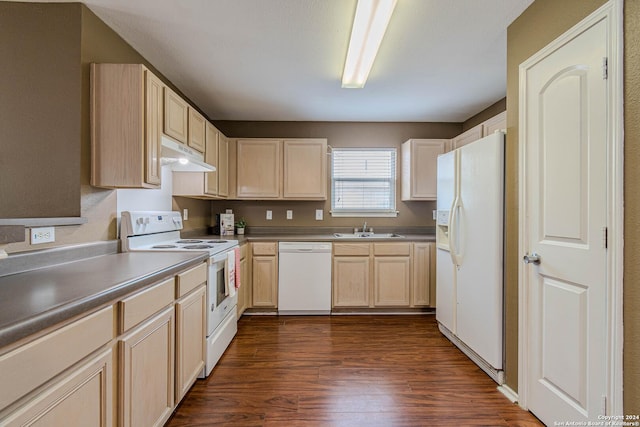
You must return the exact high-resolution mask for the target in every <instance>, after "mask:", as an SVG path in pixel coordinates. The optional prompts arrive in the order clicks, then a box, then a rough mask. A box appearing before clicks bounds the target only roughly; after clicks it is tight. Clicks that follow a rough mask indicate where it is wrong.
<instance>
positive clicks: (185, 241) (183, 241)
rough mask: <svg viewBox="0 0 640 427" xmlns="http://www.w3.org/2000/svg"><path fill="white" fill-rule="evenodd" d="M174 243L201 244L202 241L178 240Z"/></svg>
mask: <svg viewBox="0 0 640 427" xmlns="http://www.w3.org/2000/svg"><path fill="white" fill-rule="evenodd" d="M176 243H202V240H196V239H184V240H178V241H177V242H176Z"/></svg>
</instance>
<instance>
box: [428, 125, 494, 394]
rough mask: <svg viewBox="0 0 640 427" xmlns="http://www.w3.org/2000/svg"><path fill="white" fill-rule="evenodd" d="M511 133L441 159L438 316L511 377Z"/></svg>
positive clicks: (480, 359) (444, 327)
mask: <svg viewBox="0 0 640 427" xmlns="http://www.w3.org/2000/svg"><path fill="white" fill-rule="evenodd" d="M503 206H504V133H502V132H497V133H495V134H493V135H489V136H487V137H485V138H482V139H480V140H478V141H475V142H473V143H471V144H468V145H465V146H463V147H461V148H458V149H456V150H453V151H450V152H448V153H445V154H442V155H440V156H439V157H438V187H437V212H436V214H437V215H436V218H437V219H436V248H437V249H436V319H437V321H438V324H439V327H440V330H441V331H442V333H443V334H444V335H446V336H447V338H449V339H450V340H451V341H452V342H453V343H454V344H456V345H457V346H458V347H459V348H460V349H461V350H462V351H463V352H465V353H466V354H467V355H468V356H469V357H470V358H471V359H472V360H473V361H474V362H475V363H477V364H478V366H480V367H481V368H482V369H483V370H484V371H485V372H487V374H489V376H491V377H492V378H493V379H494V380H495V381H496V382H498V383H499V384H502V382H503V372H502V369H503V366H502V363H503V228H504V226H503V223H504V221H503Z"/></svg>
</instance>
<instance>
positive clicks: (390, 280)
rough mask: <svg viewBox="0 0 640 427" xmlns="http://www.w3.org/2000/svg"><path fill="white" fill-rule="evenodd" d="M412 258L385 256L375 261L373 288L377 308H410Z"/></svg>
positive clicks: (376, 258)
mask: <svg viewBox="0 0 640 427" xmlns="http://www.w3.org/2000/svg"><path fill="white" fill-rule="evenodd" d="M410 274H411V269H410V257H408V256H398V257H393V256H384V257H375V258H374V259H373V277H374V282H373V288H374V292H373V295H374V301H373V305H374V306H376V307H408V306H409V284H410Z"/></svg>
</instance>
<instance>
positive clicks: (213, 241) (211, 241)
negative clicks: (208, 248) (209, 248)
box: [206, 240, 228, 243]
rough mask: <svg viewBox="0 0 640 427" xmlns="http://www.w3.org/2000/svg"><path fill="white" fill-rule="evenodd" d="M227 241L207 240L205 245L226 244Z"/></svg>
mask: <svg viewBox="0 0 640 427" xmlns="http://www.w3.org/2000/svg"><path fill="white" fill-rule="evenodd" d="M227 242H228V240H207V241H206V243H227Z"/></svg>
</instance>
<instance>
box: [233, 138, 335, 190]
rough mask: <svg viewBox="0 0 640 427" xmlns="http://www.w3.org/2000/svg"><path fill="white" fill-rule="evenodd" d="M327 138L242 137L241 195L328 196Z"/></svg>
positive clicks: (239, 157) (239, 143)
mask: <svg viewBox="0 0 640 427" xmlns="http://www.w3.org/2000/svg"><path fill="white" fill-rule="evenodd" d="M326 154H327V140H326V139H284V140H280V139H239V140H238V141H237V145H236V159H237V167H236V171H237V175H236V179H237V181H236V186H237V198H238V199H287V200H326V198H327V159H326Z"/></svg>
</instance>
